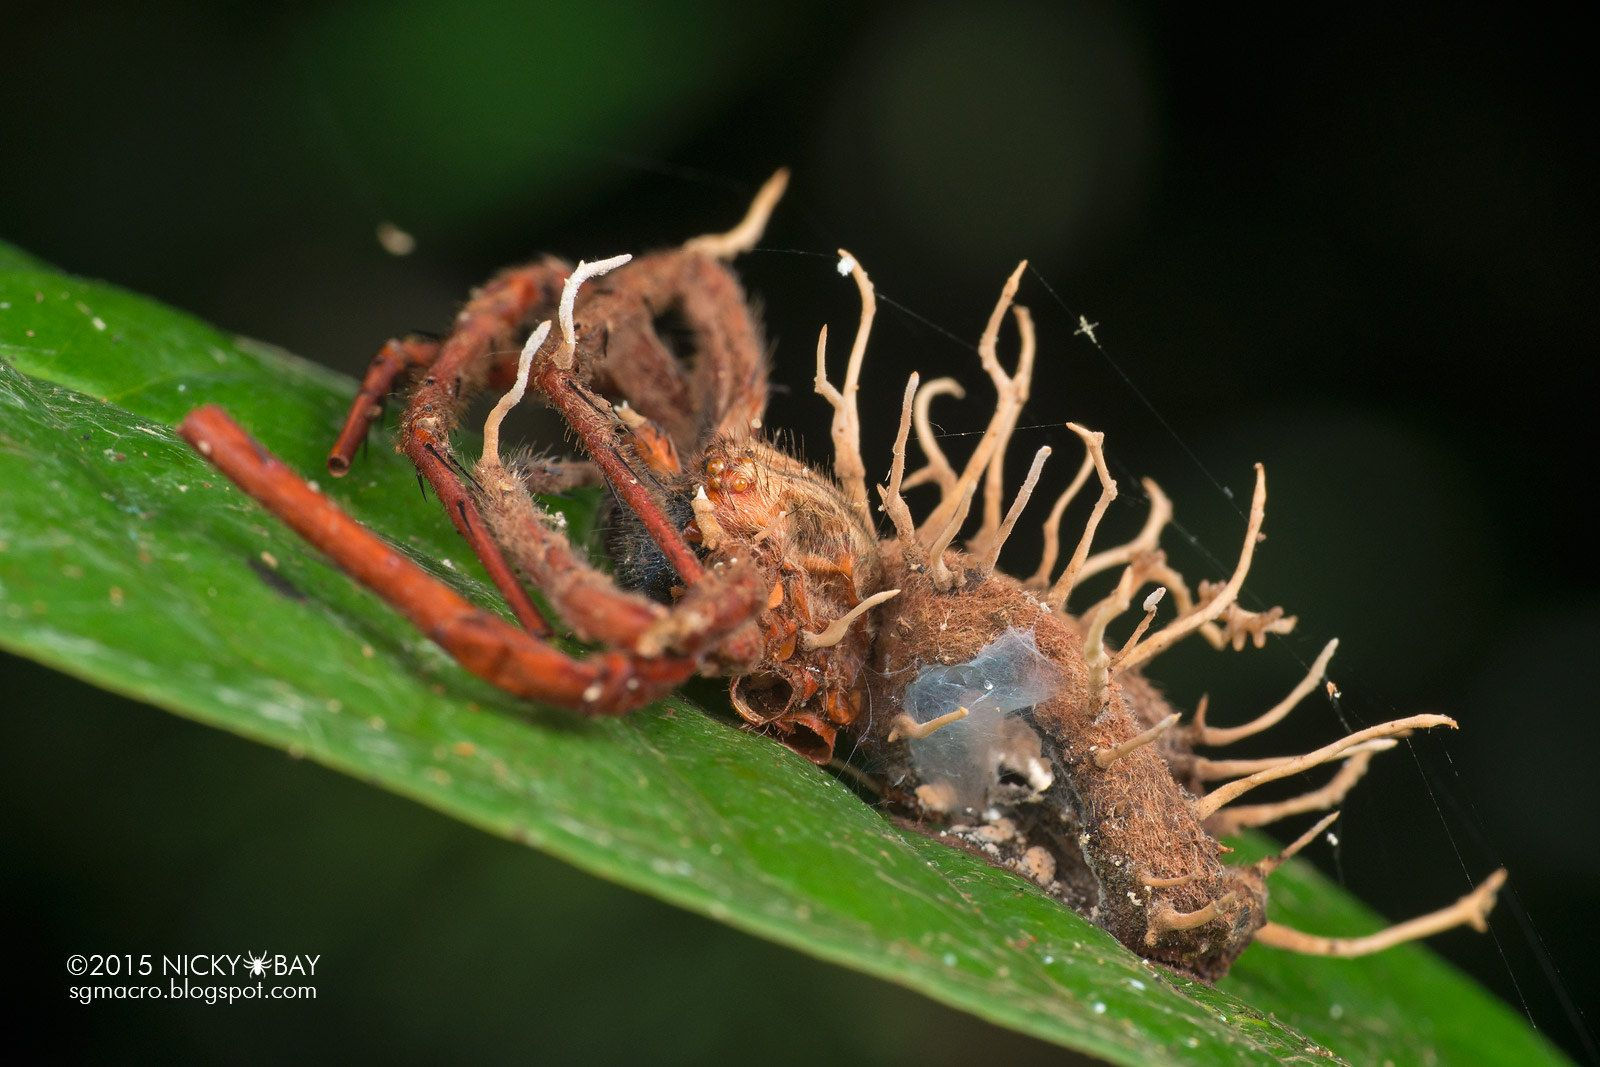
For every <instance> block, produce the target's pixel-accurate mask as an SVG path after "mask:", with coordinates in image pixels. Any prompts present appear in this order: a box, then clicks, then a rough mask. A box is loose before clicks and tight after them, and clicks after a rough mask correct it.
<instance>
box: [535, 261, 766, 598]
mask: <svg viewBox="0 0 1600 1067" xmlns="http://www.w3.org/2000/svg"><path fill="white" fill-rule="evenodd" d="M668 315H676V316H677V317H678V319H679V320H680V321H681V322H682V324H683V325H684V326H685V327H686V328H687V329H688V330H689V331H690V333H691V334H692V335H693V337H692V341H693V345H692V347H693V350H694V352H695V358H694V363H693V365H692V366H690V367H685V366H684V365H683V364H682V362H681V361H680V360H679V359H678V358H677V357H676V356H675V355H673V353H672V351H671V349H670V348H669V347H668V345H667V344H666V343H665V342H664V341H663V340H662V339H661V338H660V337H659V336H658V334H657V332H656V324H657V322H658V321H659V320H660V319H662V318H663V317H665V316H668ZM573 317H574V324H575V326H576V336H575V338H573V341H574V345H573V348H572V349H571V350H570V351H569V352H568V354H567V359H565V360H564V359H562V358H559V357H560V354H561V352H562V347H561V346H562V339H561V338H560V337H555V336H552V337H551V339H550V341H549V342H548V343H547V345H546V346H545V349H544V352H543V353H542V356H541V358H540V360H539V362H538V364H537V366H536V369H535V371H534V378H533V381H534V385H535V388H537V389H538V390H539V391H540V392H541V393H543V394H544V396H545V398H546V399H547V400H548V401H549V402H550V404H551V405H552V406H553V407H555V409H556V410H557V411H558V412H559V413H560V414H561V416H562V418H563V419H565V420H566V423H567V425H568V426H569V427H570V428H571V430H572V432H573V433H574V434H575V435H576V436H577V438H578V440H579V442H580V443H581V445H582V447H583V449H584V451H585V452H587V453H588V455H589V457H590V459H592V460H593V461H594V463H595V465H596V466H597V467H599V468H600V472H601V473H602V474H603V475H604V476H605V479H606V481H607V482H608V483H609V484H610V486H611V488H612V490H613V491H614V492H615V493H616V494H617V496H618V497H619V498H620V499H621V500H622V502H623V504H624V505H625V506H627V507H628V509H629V510H631V511H632V512H633V513H634V514H635V515H636V516H637V517H638V519H639V521H640V523H641V524H642V525H643V526H644V528H645V530H646V532H647V533H649V535H650V537H651V539H652V540H653V541H654V542H655V543H656V545H657V547H659V548H660V549H661V551H662V553H663V555H665V556H666V558H667V561H668V562H669V563H671V564H672V567H673V569H674V570H676V571H677V573H678V577H680V578H681V579H683V582H684V584H685V585H686V586H689V587H691V588H692V587H693V586H694V584H695V583H696V582H698V581H699V580H700V579H701V577H702V575H703V574H704V568H703V567H702V566H701V564H700V560H699V558H698V556H697V555H696V554H695V552H694V550H693V549H692V548H690V547H689V544H688V542H687V541H686V540H685V539H684V536H683V531H682V530H681V529H679V528H678V527H677V525H676V524H675V523H673V522H672V520H671V519H670V518H668V516H667V515H666V513H665V511H664V510H663V508H662V507H661V504H660V502H659V501H658V500H657V499H656V497H655V494H654V493H653V492H652V491H651V489H650V487H649V486H648V485H647V484H646V479H644V478H641V477H640V475H639V473H638V472H637V471H636V470H635V469H634V468H633V466H632V465H631V464H630V462H629V460H628V457H627V455H626V453H627V452H630V451H632V452H637V451H638V447H637V445H633V447H629V448H626V449H625V447H624V441H625V440H628V439H629V438H631V437H632V436H633V434H632V433H630V432H629V429H630V427H628V426H626V425H625V422H624V419H619V418H618V416H617V414H616V413H615V412H614V411H613V410H612V408H611V406H610V405H609V404H608V403H606V402H605V401H604V400H603V399H602V398H601V396H600V395H599V393H598V392H597V391H596V390H599V391H601V392H605V393H609V394H610V395H613V396H620V397H622V398H623V399H625V400H627V401H628V402H629V403H630V404H631V405H632V407H633V408H635V409H637V413H638V414H641V415H642V416H643V417H644V419H646V420H649V421H650V422H651V423H654V424H655V426H651V427H650V430H651V432H652V433H654V432H655V429H656V426H659V427H660V429H661V430H663V431H665V434H666V438H667V440H668V441H670V442H671V443H673V444H674V445H675V446H676V450H678V451H687V452H689V453H690V454H692V455H695V456H696V457H697V458H698V452H699V449H700V446H701V442H702V438H703V437H704V436H706V435H707V434H716V435H719V436H724V437H734V438H744V437H748V436H749V435H750V434H751V433H752V432H754V431H755V430H756V429H758V428H759V427H760V425H761V414H762V412H763V411H764V409H765V406H766V396H767V394H766V351H765V346H764V344H763V342H762V340H761V333H760V330H759V328H758V327H757V326H756V323H755V320H754V318H753V317H752V316H751V314H750V309H749V304H748V301H747V300H746V299H745V294H744V290H743V289H742V288H741V287H740V285H739V283H738V280H737V279H736V278H735V277H734V276H733V273H732V272H731V271H730V270H729V269H728V268H727V267H726V266H725V265H724V264H723V263H721V262H719V261H718V260H716V259H715V258H713V257H711V256H707V255H704V254H702V253H699V252H694V251H687V250H674V251H669V252H658V253H656V254H654V255H650V256H646V257H644V258H643V259H640V260H638V261H636V262H634V263H631V264H628V265H627V266H624V267H622V268H621V269H620V270H617V271H615V272H614V273H612V274H610V275H608V276H607V277H606V280H605V282H604V283H603V284H602V285H597V286H594V287H593V288H591V289H589V290H588V291H580V292H579V293H578V295H577V305H576V308H575V310H574V316H573ZM642 428H643V427H642V426H639V427H632V429H642ZM629 443H630V445H631V444H632V442H631V441H630V442H629ZM659 443H660V444H664V443H666V442H659ZM646 451H649V448H648V446H647V447H646ZM657 451H661V450H660V449H659V448H658V449H657ZM640 458H641V460H642V461H643V462H644V463H645V465H646V466H650V467H656V468H658V469H659V468H660V467H670V466H676V465H677V463H678V457H677V456H672V457H671V458H670V459H669V458H668V457H667V456H666V455H665V454H664V453H663V454H661V455H657V456H650V455H644V456H641V457H640Z"/></svg>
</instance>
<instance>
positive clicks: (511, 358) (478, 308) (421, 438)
mask: <svg viewBox="0 0 1600 1067" xmlns="http://www.w3.org/2000/svg"><path fill="white" fill-rule="evenodd" d="M570 270H571V268H569V267H568V266H567V265H566V264H565V263H562V262H560V261H559V260H555V259H543V260H540V261H539V262H536V263H530V264H527V265H525V266H521V267H513V268H511V269H509V270H506V271H502V272H501V273H500V274H499V275H498V276H496V277H495V278H494V279H493V280H492V281H490V282H489V283H488V284H487V285H485V286H484V287H483V288H482V289H479V290H478V291H477V292H475V293H474V294H473V295H472V298H471V299H470V300H468V301H467V305H466V307H464V308H463V309H462V310H461V313H460V314H459V315H458V316H457V317H456V325H455V328H454V329H453V330H452V331H451V333H450V336H449V337H447V338H446V339H445V341H444V344H443V346H442V348H441V349H440V352H439V356H438V358H437V359H436V360H434V362H433V365H432V366H431V367H429V368H428V371H427V373H426V375H425V376H424V377H423V379H422V381H421V383H420V384H419V385H418V386H417V389H416V391H415V392H414V393H412V395H411V400H410V402H409V403H408V404H407V405H406V413H405V419H404V421H403V423H402V426H401V431H400V448H401V451H402V452H404V453H405V454H406V457H407V458H408V459H410V460H411V462H412V463H413V464H414V465H415V466H416V468H417V470H418V471H420V472H421V474H422V476H423V477H424V478H426V479H427V480H428V482H429V484H431V485H432V486H433V489H434V492H435V493H437V494H438V496H439V502H440V503H441V504H443V505H444V508H445V511H446V512H447V513H448V514H449V516H450V521H451V522H453V523H455V526H456V529H457V530H459V531H460V532H461V536H463V537H465V538H466V540H467V544H468V545H470V546H471V548H472V551H473V554H474V555H476V556H477V557H478V559H479V560H480V561H481V562H482V563H483V567H484V569H485V570H486V571H488V572H489V578H490V580H491V581H493V582H494V584H495V587H496V588H497V589H499V590H500V595H501V596H503V597H505V600H506V604H507V605H508V606H509V607H510V608H511V613H512V614H513V615H515V616H516V617H517V621H518V622H520V623H521V624H522V626H523V628H524V629H526V630H527V631H529V632H530V633H534V634H539V635H549V634H550V633H551V632H552V631H551V627H550V624H549V622H548V621H546V619H545V617H544V614H543V613H542V612H541V611H540V610H539V608H538V607H537V606H535V604H534V602H533V599H532V598H531V597H530V596H529V595H528V592H527V590H526V589H524V588H523V586H522V583H521V581H520V580H519V579H518V578H517V575H516V573H515V572H514V571H513V570H512V569H511V565H510V564H509V563H507V562H506V558H505V554H504V553H503V552H501V550H500V546H499V545H497V544H495V541H494V538H493V537H492V536H491V535H490V533H489V530H488V529H487V528H486V526H485V523H484V521H483V517H482V515H481V514H480V513H479V511H478V505H477V503H476V502H475V501H474V500H473V498H472V494H471V493H470V492H468V491H467V487H466V485H464V484H463V478H462V476H461V474H460V472H461V471H463V470H465V468H464V467H463V466H461V464H460V461H459V460H457V459H456V457H455V454H454V453H453V452H452V451H451V449H450V435H451V434H452V433H454V432H455V429H456V427H457V426H458V425H459V424H460V422H461V415H462V412H464V411H465V410H466V407H467V405H468V404H469V403H470V402H471V400H472V398H473V396H474V395H476V394H477V393H478V391H479V390H481V389H483V388H484V386H486V385H488V384H489V383H490V382H491V380H492V379H495V378H500V379H501V380H505V378H504V374H505V373H506V372H509V373H511V374H514V373H515V369H516V357H517V353H518V351H519V349H520V346H519V345H515V344H514V341H515V340H516V336H515V335H516V333H517V331H518V330H519V329H520V328H521V327H522V325H523V324H524V323H525V322H526V321H527V320H528V319H529V318H530V317H531V316H532V315H533V314H534V313H535V312H537V311H539V310H541V309H545V308H551V307H554V306H555V303H556V301H557V300H558V299H559V298H560V296H561V286H562V284H563V283H564V282H565V281H566V279H567V275H568V274H569V273H570ZM497 371H498V372H499V373H497Z"/></svg>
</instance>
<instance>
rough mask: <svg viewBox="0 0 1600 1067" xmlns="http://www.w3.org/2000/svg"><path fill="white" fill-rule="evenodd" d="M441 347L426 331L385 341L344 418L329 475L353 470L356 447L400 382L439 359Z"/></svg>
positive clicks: (334, 448)
mask: <svg viewBox="0 0 1600 1067" xmlns="http://www.w3.org/2000/svg"><path fill="white" fill-rule="evenodd" d="M440 347H441V346H440V344H439V341H438V339H437V338H434V337H425V336H423V335H422V334H411V335H408V336H406V337H393V338H390V339H389V340H388V341H386V342H384V345H383V347H382V348H380V349H378V354H377V355H375V356H373V357H372V362H371V363H369V364H368V365H367V373H366V374H365V375H364V376H363V377H362V379H361V388H360V389H359V390H358V391H357V392H356V398H355V399H354V400H353V401H351V402H350V411H349V413H348V414H347V415H345V417H344V426H343V427H342V428H340V430H339V436H338V438H337V439H335V440H334V442H333V448H332V449H331V450H330V451H329V452H328V473H329V474H331V475H333V476H334V477H335V478H343V477H344V476H345V475H346V474H347V473H349V471H350V463H351V461H353V460H354V459H355V458H356V450H357V449H359V448H360V447H361V446H362V445H363V444H364V443H365V442H366V440H367V432H368V431H369V430H370V429H371V428H372V424H373V423H375V422H377V421H378V419H379V418H381V417H382V415H383V404H384V401H386V400H388V399H389V394H391V393H393V392H394V390H395V387H396V383H398V382H399V381H400V380H401V379H402V378H403V377H405V376H406V375H408V374H410V373H411V372H413V371H417V370H422V369H423V368H425V367H431V366H432V365H433V361H434V360H436V359H438V358H439V349H440Z"/></svg>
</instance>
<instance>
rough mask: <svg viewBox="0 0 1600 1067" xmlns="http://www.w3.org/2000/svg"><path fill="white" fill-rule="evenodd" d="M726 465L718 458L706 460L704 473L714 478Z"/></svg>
mask: <svg viewBox="0 0 1600 1067" xmlns="http://www.w3.org/2000/svg"><path fill="white" fill-rule="evenodd" d="M726 467H727V464H725V463H723V462H722V460H720V459H713V460H708V461H707V462H706V473H707V474H709V475H711V477H713V478H715V477H716V476H717V475H719V474H721V473H722V472H723V470H724V469H725V468H726Z"/></svg>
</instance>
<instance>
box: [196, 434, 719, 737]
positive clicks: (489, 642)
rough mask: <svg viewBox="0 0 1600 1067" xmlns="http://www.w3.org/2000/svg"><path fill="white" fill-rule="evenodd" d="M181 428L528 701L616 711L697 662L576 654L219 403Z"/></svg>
mask: <svg viewBox="0 0 1600 1067" xmlns="http://www.w3.org/2000/svg"><path fill="white" fill-rule="evenodd" d="M178 433H179V434H180V435H181V436H182V437H183V438H184V440H186V441H188V442H189V444H190V445H191V446H192V447H193V448H194V449H195V451H196V452H198V453H200V455H201V456H202V457H204V458H205V459H206V460H208V461H209V462H210V463H212V464H213V465H214V466H215V467H216V468H217V469H218V470H220V471H221V472H222V473H223V474H224V475H226V476H227V478H228V479H229V480H230V481H232V482H233V483H234V484H235V485H237V486H238V487H239V488H240V489H242V490H243V491H244V492H246V493H247V494H249V495H250V496H252V497H254V498H255V499H256V500H258V501H260V503H261V504H262V505H264V506H265V507H266V509H267V510H268V511H270V512H272V514H274V515H276V516H277V517H278V518H279V519H280V520H281V521H282V522H284V523H285V524H286V525H288V526H289V527H290V528H291V529H293V530H294V531H295V532H296V533H298V534H299V535H300V536H301V537H303V538H305V540H306V541H307V542H309V543H310V544H311V545H312V546H313V547H315V548H317V549H318V550H320V551H321V552H322V553H324V554H325V555H327V556H328V557H329V558H330V559H332V560H333V562H334V563H335V564H337V565H338V566H339V568H340V569H341V570H343V571H344V572H345V573H346V574H348V575H350V577H352V578H354V579H355V580H356V581H358V582H360V583H361V584H362V585H364V586H366V587H367V588H368V589H370V590H372V591H373V592H374V593H376V594H378V596H380V597H382V598H383V599H384V600H385V601H387V602H388V603H389V605H390V606H391V607H393V608H394V609H395V610H396V611H398V612H400V613H401V614H402V615H404V616H405V617H406V618H407V619H409V620H410V621H411V623H412V624H413V625H414V626H416V627H417V629H418V630H420V631H421V632H422V633H423V634H424V635H426V636H427V637H428V639H429V640H431V641H433V642H434V643H435V644H437V645H439V646H440V647H441V648H443V649H444V650H445V651H446V652H448V653H450V655H451V656H453V657H454V658H455V659H456V661H457V662H458V663H460V664H461V665H462V666H463V667H465V668H466V669H467V670H469V671H471V672H472V673H473V674H476V675H477V676H478V677H480V678H482V679H484V680H485V681H487V682H489V683H491V684H492V685H495V686H497V687H498V688H500V689H503V690H505V691H506V692H508V693H510V694H512V695H513V696H516V697H520V698H522V699H526V700H540V701H546V702H548V703H552V704H557V705H560V706H562V707H566V708H571V709H572V710H574V711H578V712H581V713H583V714H585V715H616V714H621V713H623V712H626V711H629V710H631V709H633V708H636V707H639V706H641V705H643V704H646V703H648V702H650V701H651V700H655V699H657V698H658V697H661V696H664V695H665V694H667V693H669V692H671V691H672V690H673V689H674V688H676V687H677V686H678V685H680V684H681V683H682V682H683V681H684V680H685V679H687V678H688V677H689V676H690V675H691V674H693V673H694V670H695V664H694V661H693V660H691V659H687V658H681V657H659V658H656V657H645V656H639V655H635V654H632V653H628V652H621V651H599V652H592V653H590V654H588V655H587V656H584V657H582V658H574V657H572V656H569V655H567V654H566V653H564V652H562V651H561V650H560V649H558V648H556V647H554V646H552V645H550V644H548V643H547V642H545V641H544V640H542V639H540V638H539V637H537V636H534V635H532V634H528V633H525V632H523V631H521V630H518V629H517V628H516V627H514V626H511V625H510V624H509V623H507V622H505V621H504V620H502V619H501V618H499V617H498V616H495V615H492V614H490V613H489V612H486V611H482V610H480V609H478V608H476V607H474V606H473V605H472V604H470V603H468V602H467V601H466V600H465V599H464V598H463V597H461V596H460V595H459V594H458V593H456V592H455V591H454V590H453V589H451V588H450V587H449V586H447V585H445V584H443V583H442V582H440V581H438V580H437V579H435V578H433V577H432V576H431V575H429V574H428V573H427V572H425V571H424V570H422V568H421V567H418V566H417V565H416V564H415V563H413V562H412V561H411V560H410V559H408V558H407V557H406V556H405V555H404V554H402V553H401V552H400V551H398V550H397V549H395V548H394V547H393V546H391V545H389V544H388V543H387V542H385V541H383V540H382V539H381V538H379V537H378V536H377V535H376V534H374V533H372V532H371V531H370V530H368V529H366V528H365V527H364V526H362V525H361V524H360V523H358V522H356V521H355V520H354V519H352V518H351V517H350V516H348V515H346V514H345V513H344V512H343V511H342V510H340V509H339V507H338V506H337V505H335V504H334V503H333V502H332V501H330V500H329V499H328V498H327V497H325V496H323V495H322V494H321V493H319V492H317V491H316V490H315V489H312V488H311V486H309V485H307V484H306V482H305V481H304V480H302V479H301V478H300V477H299V476H298V475H297V474H295V473H294V472H293V471H292V470H290V469H289V468H288V467H286V466H285V465H284V464H283V463H282V462H281V461H279V460H278V459H277V457H275V456H273V455H272V453H271V452H269V451H268V450H267V449H266V448H265V447H263V446H262V445H261V444H259V443H258V442H257V441H255V440H254V439H253V438H251V437H250V435H249V434H248V433H246V432H245V431H244V429H243V428H242V427H240V426H239V425H238V424H237V423H236V422H234V421H233V419H232V418H230V417H229V416H228V414H227V412H225V411H223V410H222V409H221V408H219V407H216V406H214V405H207V406H205V407H201V408H196V409H195V410H193V411H191V412H189V414H188V415H187V416H185V417H184V420H183V422H182V423H181V424H180V425H179V427H178Z"/></svg>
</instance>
